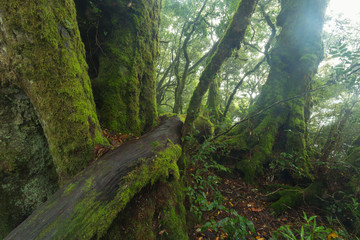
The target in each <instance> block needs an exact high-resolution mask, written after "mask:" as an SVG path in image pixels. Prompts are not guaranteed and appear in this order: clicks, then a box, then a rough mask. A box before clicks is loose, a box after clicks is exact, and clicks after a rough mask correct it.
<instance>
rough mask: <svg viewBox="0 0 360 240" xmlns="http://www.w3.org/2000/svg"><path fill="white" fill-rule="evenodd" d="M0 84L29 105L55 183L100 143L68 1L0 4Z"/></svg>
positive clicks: (74, 170) (81, 49) (73, 170)
mask: <svg viewBox="0 0 360 240" xmlns="http://www.w3.org/2000/svg"><path fill="white" fill-rule="evenodd" d="M0 80H1V82H2V83H6V84H9V85H16V86H17V87H18V88H20V89H22V90H24V92H25V93H26V95H27V96H28V97H29V99H30V101H31V103H32V105H33V106H34V108H35V110H36V113H37V115H38V118H39V120H40V123H41V126H42V128H43V130H44V133H45V135H46V138H47V141H48V144H49V148H50V152H51V155H52V157H53V159H54V162H55V166H56V168H57V170H58V173H59V175H60V176H61V178H63V179H64V178H67V177H69V176H72V175H74V174H76V173H78V172H79V171H80V170H81V169H83V168H84V167H85V166H86V165H87V164H88V163H89V162H90V161H91V160H92V158H93V149H94V146H95V145H97V144H106V143H107V142H106V139H104V138H103V137H102V133H101V129H100V127H99V122H98V119H97V116H96V111H95V104H94V101H93V95H92V91H91V86H90V80H89V77H88V73H87V64H86V62H85V51H84V46H83V43H82V41H81V39H80V33H79V30H78V25H77V20H76V10H75V5H74V2H73V0H63V1H57V0H51V1H47V0H37V1H30V0H26V1H23V0H14V1H1V2H0Z"/></svg>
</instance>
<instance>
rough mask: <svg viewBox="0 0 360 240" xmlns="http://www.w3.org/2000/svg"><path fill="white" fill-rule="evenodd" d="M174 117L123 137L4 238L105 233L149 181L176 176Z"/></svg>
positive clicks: (176, 129) (81, 236)
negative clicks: (135, 135) (128, 138)
mask: <svg viewBox="0 0 360 240" xmlns="http://www.w3.org/2000/svg"><path fill="white" fill-rule="evenodd" d="M181 127H182V123H181V121H180V120H179V119H178V118H177V117H173V118H171V119H168V120H166V121H165V122H164V123H163V124H162V125H160V126H159V127H157V128H155V129H153V130H152V131H151V132H149V133H148V134H146V135H144V136H143V137H141V138H140V139H138V140H133V141H130V142H127V143H124V144H123V145H121V146H120V147H119V148H117V149H115V150H114V151H111V152H109V153H107V154H105V155H104V156H103V157H101V158H100V159H98V160H97V161H96V162H94V163H93V164H92V165H91V166H89V167H88V168H86V169H85V170H84V171H83V172H81V173H80V174H78V175H77V176H76V177H75V178H74V179H73V180H72V181H71V182H69V183H68V184H66V185H65V186H63V187H62V188H61V189H60V190H58V191H57V192H56V193H55V194H54V195H53V196H52V197H51V198H50V199H49V200H48V201H47V202H46V203H45V204H43V205H42V206H41V207H40V208H38V209H37V210H36V211H35V212H34V213H33V214H32V215H31V216H30V217H29V218H27V219H26V220H25V221H24V222H23V223H22V224H21V225H19V226H18V227H17V228H16V229H15V230H13V231H12V232H11V233H10V234H9V235H8V236H7V237H6V238H5V239H93V238H101V237H102V236H104V234H106V233H107V231H108V229H109V227H110V226H111V224H112V222H113V220H114V219H115V218H116V217H117V215H118V214H119V212H120V211H122V210H123V209H124V208H125V206H126V204H127V203H128V202H129V201H130V200H131V199H132V198H133V197H134V195H135V194H136V193H138V192H139V191H140V190H141V189H142V188H144V187H145V186H147V185H148V184H150V183H151V184H154V183H155V182H156V181H157V180H159V179H164V180H165V179H167V178H168V177H169V175H172V176H173V177H174V178H175V179H178V178H179V170H178V167H177V160H178V158H179V156H180V154H181V147H180V146H179V145H177V144H178V143H180V131H181Z"/></svg>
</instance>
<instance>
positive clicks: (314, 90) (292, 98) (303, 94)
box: [210, 84, 333, 142]
mask: <svg viewBox="0 0 360 240" xmlns="http://www.w3.org/2000/svg"><path fill="white" fill-rule="evenodd" d="M331 85H333V84H330V85H328V84H325V85H323V86H321V87H318V88H316V89H313V90H310V91H306V92H304V93H302V94H299V95H296V96H294V97H291V98H287V99H284V100H281V101H277V102H274V103H272V104H270V105H269V106H267V107H266V108H263V109H261V110H260V111H258V112H257V113H255V114H253V115H251V116H250V117H247V118H244V119H243V120H241V121H239V122H237V123H235V124H234V125H232V126H231V127H230V128H229V129H228V130H226V131H225V132H223V133H220V134H218V135H216V136H215V137H213V138H212V139H211V140H210V142H212V141H214V140H215V139H217V138H218V137H220V136H222V135H225V134H227V133H228V132H230V131H231V130H232V129H233V128H235V127H236V126H237V125H239V124H240V123H243V122H245V121H247V120H249V119H251V118H254V117H256V116H259V115H260V114H262V113H263V112H265V111H266V110H268V109H270V108H272V107H274V106H276V105H278V104H280V103H283V102H288V101H291V100H294V99H297V98H299V97H303V96H305V95H306V94H308V93H312V92H316V91H319V90H321V89H323V88H325V87H329V86H331Z"/></svg>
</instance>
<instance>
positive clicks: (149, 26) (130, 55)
mask: <svg viewBox="0 0 360 240" xmlns="http://www.w3.org/2000/svg"><path fill="white" fill-rule="evenodd" d="M76 3H77V8H78V11H79V12H81V15H80V17H79V22H81V27H80V29H81V32H82V37H83V39H84V41H85V43H86V50H87V55H88V62H89V65H90V66H91V68H90V75H91V77H92V78H93V88H94V89H93V90H94V95H95V101H96V105H97V108H98V113H99V118H100V121H101V123H102V124H103V126H104V127H105V128H108V129H111V130H114V131H120V132H122V133H129V132H130V133H133V134H137V135H140V134H141V133H143V132H144V131H147V130H149V129H150V128H151V127H152V126H154V124H155V120H156V117H157V111H156V103H155V98H156V90H155V80H156V76H155V68H156V60H157V56H158V41H159V39H158V32H159V22H160V8H161V0H132V1H127V0H117V1H99V0H95V1H91V2H90V1H85V0H76ZM84 22H85V24H84Z"/></svg>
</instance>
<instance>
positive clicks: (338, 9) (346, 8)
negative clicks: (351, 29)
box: [328, 0, 360, 22]
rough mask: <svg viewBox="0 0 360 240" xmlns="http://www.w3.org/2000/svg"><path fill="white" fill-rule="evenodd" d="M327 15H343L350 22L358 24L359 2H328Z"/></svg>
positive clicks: (334, 0) (347, 0)
mask: <svg viewBox="0 0 360 240" xmlns="http://www.w3.org/2000/svg"><path fill="white" fill-rule="evenodd" d="M328 13H331V14H335V15H337V14H343V15H344V17H346V18H348V19H349V20H350V21H352V22H360V1H359V0H330V3H329V7H328Z"/></svg>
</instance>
